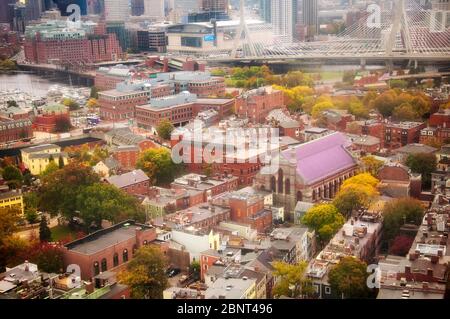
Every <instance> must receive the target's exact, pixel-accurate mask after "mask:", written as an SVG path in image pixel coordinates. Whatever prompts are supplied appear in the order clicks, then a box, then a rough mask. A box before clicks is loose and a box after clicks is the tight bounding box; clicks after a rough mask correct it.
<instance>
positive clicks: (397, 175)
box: [378, 166, 409, 182]
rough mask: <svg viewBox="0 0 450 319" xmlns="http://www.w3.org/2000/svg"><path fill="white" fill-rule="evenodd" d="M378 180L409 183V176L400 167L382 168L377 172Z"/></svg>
mask: <svg viewBox="0 0 450 319" xmlns="http://www.w3.org/2000/svg"><path fill="white" fill-rule="evenodd" d="M378 179H379V180H391V181H402V182H408V181H409V174H408V172H407V171H406V170H404V169H403V168H401V167H395V166H384V167H382V168H381V169H380V170H379V171H378Z"/></svg>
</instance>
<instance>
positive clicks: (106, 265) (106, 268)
mask: <svg viewBox="0 0 450 319" xmlns="http://www.w3.org/2000/svg"><path fill="white" fill-rule="evenodd" d="M107 270H108V263H107V262H106V258H103V259H102V272H103V271H107Z"/></svg>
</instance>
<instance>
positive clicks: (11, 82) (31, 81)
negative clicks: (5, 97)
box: [0, 72, 79, 97]
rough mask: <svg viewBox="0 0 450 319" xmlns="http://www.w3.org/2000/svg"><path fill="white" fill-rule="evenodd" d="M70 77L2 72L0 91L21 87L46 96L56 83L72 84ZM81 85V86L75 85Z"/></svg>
mask: <svg viewBox="0 0 450 319" xmlns="http://www.w3.org/2000/svg"><path fill="white" fill-rule="evenodd" d="M70 82H71V81H70V79H69V78H65V79H61V78H55V77H44V76H40V75H36V74H33V73H28V72H27V73H25V72H18V73H11V74H0V91H4V90H15V89H19V90H21V91H22V92H25V93H28V94H32V95H34V96H36V97H45V95H46V94H47V91H48V89H49V88H50V87H51V86H52V85H55V84H60V85H68V86H71V85H70ZM73 87H79V86H73Z"/></svg>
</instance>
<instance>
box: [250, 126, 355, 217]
mask: <svg viewBox="0 0 450 319" xmlns="http://www.w3.org/2000/svg"><path fill="white" fill-rule="evenodd" d="M350 146H351V142H350V140H348V138H347V137H346V136H345V135H344V134H342V133H339V132H336V133H333V134H329V135H326V136H323V137H321V138H318V139H315V140H313V141H310V142H309V143H305V144H300V145H298V146H294V147H292V148H289V149H287V150H285V151H282V152H281V153H280V154H278V155H277V158H276V159H275V161H278V165H279V169H278V171H277V172H276V173H273V174H263V173H258V175H257V177H256V185H257V187H259V188H261V189H265V190H270V191H271V192H273V193H274V203H275V205H282V206H284V207H285V211H286V213H287V214H288V216H290V215H291V214H293V212H294V209H295V205H296V203H297V202H298V201H306V202H317V201H320V200H323V199H332V198H333V197H334V196H335V194H336V193H337V192H338V191H339V188H340V186H341V184H342V183H343V182H344V181H345V180H346V179H347V178H349V177H352V176H354V175H355V174H356V172H357V170H358V164H357V163H356V160H355V159H354V158H353V157H352V155H351V154H350V153H349V152H348V150H347V148H348V147H350ZM291 217H292V216H291Z"/></svg>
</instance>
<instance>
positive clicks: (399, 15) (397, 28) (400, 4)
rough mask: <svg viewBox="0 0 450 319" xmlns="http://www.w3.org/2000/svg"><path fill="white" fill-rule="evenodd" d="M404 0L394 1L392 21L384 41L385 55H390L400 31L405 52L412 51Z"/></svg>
mask: <svg viewBox="0 0 450 319" xmlns="http://www.w3.org/2000/svg"><path fill="white" fill-rule="evenodd" d="M405 1H406V0H397V1H394V3H395V5H394V21H393V22H392V26H391V31H390V33H389V34H388V39H387V42H386V55H388V56H391V55H392V54H393V50H394V47H395V42H396V39H397V35H398V33H399V32H400V34H401V36H402V40H403V44H404V46H405V51H406V53H411V52H412V46H411V36H410V34H409V25H408V17H407V15H406V5H405Z"/></svg>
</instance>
